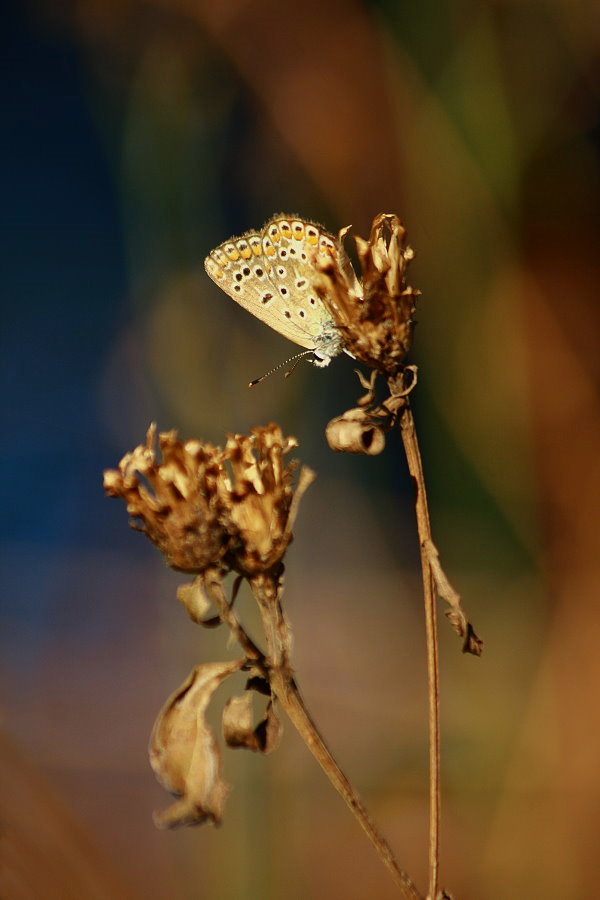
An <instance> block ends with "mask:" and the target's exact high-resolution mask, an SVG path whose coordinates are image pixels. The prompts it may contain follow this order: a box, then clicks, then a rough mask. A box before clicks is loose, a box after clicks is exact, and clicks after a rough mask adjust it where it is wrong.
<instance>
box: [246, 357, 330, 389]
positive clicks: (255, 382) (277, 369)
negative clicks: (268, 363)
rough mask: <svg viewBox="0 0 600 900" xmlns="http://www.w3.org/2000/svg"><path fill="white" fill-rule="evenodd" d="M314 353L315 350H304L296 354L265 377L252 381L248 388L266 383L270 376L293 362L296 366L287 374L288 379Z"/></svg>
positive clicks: (266, 373)
mask: <svg viewBox="0 0 600 900" xmlns="http://www.w3.org/2000/svg"><path fill="white" fill-rule="evenodd" d="M313 352H314V351H313V350H304V351H303V352H302V353H296V355H295V356H290V358H289V359H286V360H284V361H283V362H282V363H279V365H278V366H275V368H274V369H270V370H269V371H268V372H265V374H264V375H261V376H260V378H255V379H254V381H251V382H250V383H249V384H248V387H254V385H255V384H260V382H261V381H264V380H265V378H268V377H269V375H273V373H274V372H278V371H279V369H283V367H284V366H287V365H289V364H290V363H291V362H293V363H294V365H293V366H292V368H291V369H290V371H289V372H286V373H285V377H286V378H287V377H288V375H291V374H292V372H293V371H294V369H295V368H296V366H297V365H298V363H299V362H300V360H301V359H302V358H303V357H305V356H309V355H310V354H311V353H313Z"/></svg>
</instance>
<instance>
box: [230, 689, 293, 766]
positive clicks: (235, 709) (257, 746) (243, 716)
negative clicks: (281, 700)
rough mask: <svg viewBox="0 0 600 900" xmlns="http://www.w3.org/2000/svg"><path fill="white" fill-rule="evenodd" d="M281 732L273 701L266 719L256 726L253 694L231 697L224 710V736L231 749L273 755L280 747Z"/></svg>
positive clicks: (267, 711)
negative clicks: (237, 748)
mask: <svg viewBox="0 0 600 900" xmlns="http://www.w3.org/2000/svg"><path fill="white" fill-rule="evenodd" d="M281 730H282V729H281V723H280V721H279V718H278V716H277V715H276V714H275V710H274V709H273V703H272V701H270V702H269V703H268V705H267V709H266V711H265V715H264V717H263V718H262V719H261V720H260V722H259V723H258V725H254V709H253V698H252V694H243V695H242V696H237V697H231V698H230V699H229V700H228V701H227V704H226V706H225V709H224V710H223V735H224V737H225V741H226V742H227V745H228V746H229V747H245V748H246V749H247V750H255V751H260V752H261V753H272V751H273V750H275V749H276V748H277V746H278V745H279V741H280V738H281Z"/></svg>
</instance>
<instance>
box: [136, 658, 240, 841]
mask: <svg viewBox="0 0 600 900" xmlns="http://www.w3.org/2000/svg"><path fill="white" fill-rule="evenodd" d="M244 663H245V660H243V659H242V660H234V661H233V662H220V663H205V664H203V665H200V666H196V667H195V668H194V669H192V671H191V673H190V675H189V676H188V677H187V678H186V680H185V681H184V682H183V684H182V685H181V686H180V687H179V688H178V689H177V690H176V691H175V692H174V693H173V694H172V695H171V696H170V697H169V699H168V700H167V702H166V703H165V705H164V706H163V708H162V710H161V711H160V713H159V714H158V718H157V719H156V722H155V724H154V728H153V730H152V735H151V737H150V746H149V754H150V765H151V766H152V769H153V770H154V774H155V775H156V777H157V779H158V780H159V781H160V783H161V784H162V785H163V786H164V787H165V788H166V789H167V790H168V791H171V793H173V794H176V795H178V796H179V797H180V798H181V799H179V800H177V801H176V802H175V803H173V804H172V805H171V806H170V807H168V808H167V809H166V810H163V811H161V812H156V813H155V814H154V823H155V825H156V826H157V827H158V828H176V827H178V826H180V825H201V824H202V823H203V822H212V823H213V824H216V825H218V824H219V822H220V821H221V818H222V815H223V807H224V804H225V799H226V797H227V794H228V791H229V788H228V785H227V784H226V782H225V781H224V780H223V778H222V777H221V753H220V751H219V747H218V745H217V742H216V740H215V736H214V733H213V731H212V730H211V729H210V728H209V726H208V724H207V722H206V720H205V718H204V714H205V712H206V708H207V706H208V704H209V702H210V700H211V698H212V695H213V694H214V692H215V691H216V689H217V688H218V687H219V685H220V684H221V683H222V682H223V681H224V680H225V679H226V678H227V677H228V676H229V675H232V674H233V673H234V672H237V671H239V669H241V668H242V666H243V665H244Z"/></svg>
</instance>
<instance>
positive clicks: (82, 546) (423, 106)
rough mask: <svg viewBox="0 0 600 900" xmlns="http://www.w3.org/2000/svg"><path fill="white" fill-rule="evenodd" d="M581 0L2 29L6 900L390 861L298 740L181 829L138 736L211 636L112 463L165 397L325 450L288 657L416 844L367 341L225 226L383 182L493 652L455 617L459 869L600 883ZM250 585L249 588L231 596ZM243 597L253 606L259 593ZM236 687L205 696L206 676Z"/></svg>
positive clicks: (308, 507)
mask: <svg viewBox="0 0 600 900" xmlns="http://www.w3.org/2000/svg"><path fill="white" fill-rule="evenodd" d="M599 18H600V17H599V13H598V6H597V4H596V3H593V2H591V0H590V2H588V3H585V2H584V3H580V4H577V5H574V4H570V3H567V2H534V0H519V2H517V0H514V2H510V0H504V2H502V0H496V2H493V0H487V2H484V3H475V2H461V3H450V2H447V3H439V2H428V0H426V2H422V3H418V4H415V3H403V2H392V0H387V2H386V0H373V2H370V3H366V2H365V3H360V2H354V0H331V2H328V3H316V2H313V0H306V2H304V3H303V4H301V5H295V4H283V3H281V2H279V3H276V2H272V0H255V2H254V3H248V2H246V0H223V2H220V3H214V2H204V0H196V2H195V3H191V2H186V0H181V2H179V3H176V2H171V0H163V2H160V0H150V2H147V3H143V2H137V0H131V2H127V0H113V2H103V0H81V2H73V3H71V4H68V3H67V4H61V5H60V11H57V9H56V5H55V4H53V3H49V2H45V0H39V2H35V3H34V2H24V3H21V4H13V5H9V9H8V11H5V12H4V19H5V22H4V25H5V27H4V28H3V30H2V38H1V40H2V45H3V47H2V49H3V52H2V67H3V71H2V77H1V78H0V92H1V95H2V105H1V108H2V125H3V135H2V142H1V153H2V157H1V165H0V172H1V175H2V189H1V197H2V203H1V218H0V221H1V223H2V242H1V245H2V246H1V251H0V252H1V256H2V288H3V291H2V329H1V332H2V355H1V363H0V364H1V367H2V392H1V402H2V406H3V408H2V423H3V442H2V449H3V459H2V467H1V472H2V499H1V503H2V509H3V512H4V515H3V516H2V596H1V601H0V602H1V613H2V631H1V641H2V647H1V650H2V655H1V660H0V666H1V674H2V733H3V736H2V756H1V766H0V768H1V771H2V798H3V799H2V801H1V802H2V810H1V814H2V820H3V824H2V837H0V854H1V855H2V857H3V859H2V860H0V861H3V862H4V863H8V864H7V865H5V866H4V869H3V872H4V875H3V876H2V877H3V878H4V879H5V883H4V888H3V891H2V895H3V897H4V896H6V898H7V900H22V898H23V900H29V898H33V897H36V898H37V897H40V896H43V897H44V898H48V900H53V898H55V897H56V898H60V900H65V898H70V897H74V898H78V900H82V898H88V897H89V898H109V897H110V898H121V897H122V898H129V900H134V898H142V897H143V898H147V900H162V898H169V900H205V898H206V900H239V898H245V900H254V898H258V897H260V898H261V900H267V898H273V900H279V898H282V897H286V898H290V900H293V898H298V900H304V898H311V900H319V898H325V897H327V898H334V897H340V898H341V897H344V898H345V900H352V898H356V900H362V898H364V897H375V896H376V897H378V898H386V897H390V898H391V897H393V896H396V893H395V891H394V889H393V885H392V883H391V880H390V879H389V876H388V875H387V873H386V872H385V870H383V868H382V867H381V866H380V864H379V862H378V861H377V859H376V857H375V855H374V854H373V851H372V850H371V848H370V847H369V846H368V845H367V843H366V841H365V840H364V838H363V836H362V834H361V833H360V831H359V830H358V829H357V827H356V825H355V823H354V822H353V821H352V820H351V818H350V817H349V815H348V814H347V812H346V811H345V809H344V807H343V805H342V803H341V802H340V801H339V799H338V798H337V796H336V795H335V794H334V792H333V790H332V789H331V788H330V787H329V785H328V784H327V782H326V781H325V779H324V777H323V776H322V774H321V773H320V771H319V770H318V768H317V767H316V764H315V763H314V762H313V760H312V758H311V757H310V756H309V755H308V753H307V752H306V751H305V749H304V748H303V747H302V746H301V744H300V742H299V741H298V739H297V738H296V737H295V736H294V735H293V733H292V729H291V726H288V727H287V728H286V735H285V739H284V742H283V744H282V746H281V748H280V749H279V750H278V752H277V753H276V754H275V755H273V756H271V757H268V758H266V759H260V758H257V757H256V756H253V755H250V754H244V753H242V752H241V751H237V752H233V751H227V752H226V753H225V775H226V778H227V779H228V780H229V781H230V782H231V783H232V785H233V791H232V794H231V796H230V798H229V801H228V806H227V810H226V815H225V821H224V824H223V826H222V827H221V828H220V829H218V830H215V829H210V828H206V829H200V830H191V831H188V832H176V833H166V834H165V833H160V832H157V831H156V830H155V829H154V826H153V825H152V821H151V812H152V810H153V809H154V808H157V807H160V806H164V805H166V804H167V802H168V797H167V796H166V795H165V794H164V792H163V791H162V790H161V789H160V787H159V786H158V785H157V784H156V783H155V781H154V778H153V776H152V773H151V771H150V768H149V765H148V762H147V756H146V744H147V739H148V735H149V733H150V730H151V727H152V723H153V720H154V717H155V715H156V713H157V711H158V709H159V708H160V706H161V704H162V703H163V701H164V699H165V698H166V697H167V696H168V694H169V693H171V691H173V690H174V689H175V688H176V686H177V685H178V684H179V683H180V682H181V681H182V680H183V679H184V678H185V676H186V675H187V673H188V671H189V669H190V668H191V667H192V666H193V665H195V664H196V663H197V662H201V661H204V660H211V659H220V658H223V656H224V655H228V654H231V653H232V650H230V649H227V647H226V640H225V637H224V635H222V634H221V633H220V632H219V631H217V632H215V633H207V632H204V631H201V630H200V629H197V628H194V626H192V624H191V623H190V622H189V621H188V620H187V617H186V616H185V613H184V611H183V609H182V608H181V607H180V605H179V604H178V603H177V601H176V599H175V590H176V586H177V584H179V583H180V582H181V580H182V579H181V577H179V576H176V575H174V574H173V573H170V572H169V571H168V570H166V569H165V567H164V565H163V563H162V561H161V560H160V558H159V557H158V554H157V553H156V552H155V551H154V550H153V548H152V547H151V546H150V545H149V544H147V542H146V541H145V540H144V538H142V537H140V536H139V535H136V534H134V533H133V532H130V531H129V530H128V529H127V525H126V513H125V510H124V508H123V506H122V504H120V503H116V502H115V501H108V500H106V499H104V497H103V493H102V487H101V476H102V470H103V469H104V468H106V467H112V466H114V465H116V463H117V462H118V460H119V459H120V457H121V456H122V455H123V453H124V452H125V451H127V450H129V449H131V448H132V447H133V446H135V445H136V444H138V443H140V442H141V441H142V440H143V436H144V433H145V429H146V427H147V425H148V424H149V422H150V421H153V420H154V421H157V422H158V425H159V428H161V429H164V430H167V429H170V428H177V429H178V430H179V432H180V434H181V435H182V436H183V437H185V438H187V437H195V436H197V437H202V438H204V439H207V440H211V441H214V442H217V443H222V442H223V441H224V439H225V433H226V432H230V431H231V432H234V431H247V430H248V429H249V428H251V427H253V426H254V425H259V424H265V423H267V422H269V421H277V422H279V423H280V424H281V425H282V427H283V429H284V431H285V432H286V433H289V434H294V435H295V436H296V437H297V438H298V440H299V442H300V447H299V450H298V454H297V455H298V456H299V458H301V459H302V461H303V462H305V463H307V464H308V465H310V466H311V467H312V468H314V469H315V470H316V471H317V472H318V479H317V481H316V483H315V484H314V485H313V486H312V487H311V489H310V491H309V493H308V494H307V496H306V498H305V499H304V501H303V503H302V506H301V509H300V517H299V521H298V524H297V528H296V540H295V542H294V544H293V546H292V547H291V549H290V551H289V553H288V565H287V572H288V575H287V590H286V606H287V610H288V614H289V616H290V619H291V621H292V624H293V627H294V633H295V640H296V650H295V654H296V656H295V659H296V667H297V671H298V678H299V681H300V684H301V685H302V688H303V692H304V694H305V696H306V699H307V702H308V704H309V707H310V708H311V709H312V711H313V713H314V715H315V717H316V719H317V721H318V722H319V724H320V726H321V728H322V730H323V732H324V734H325V736H326V737H327V739H328V741H329V743H330V744H331V746H332V749H333V750H334V752H335V753H336V755H337V756H338V758H339V761H340V763H341V764H342V766H343V767H344V768H345V769H346V770H347V772H348V774H349V775H350V777H351V778H352V780H353V781H354V782H355V783H356V785H357V787H358V789H359V791H360V792H361V794H362V795H363V796H364V798H365V800H366V801H367V804H368V806H369V807H370V809H371V811H372V813H373V815H374V817H375V819H376V820H377V821H378V822H379V823H380V825H381V827H382V829H383V830H384V832H385V833H386V834H387V835H388V836H389V838H390V840H391V843H392V844H393V846H394V847H395V848H397V852H398V857H399V860H400V862H401V864H402V865H403V866H405V867H406V868H407V869H408V871H409V872H410V873H411V874H412V875H413V877H414V878H415V880H416V881H417V882H418V883H419V884H420V885H424V884H425V879H426V835H427V780H426V779H427V735H426V711H425V710H426V700H425V664H424V638H423V624H422V611H421V601H420V588H419V580H418V554H417V547H416V538H415V533H414V520H413V512H412V494H411V490H410V487H409V485H408V484H407V477H406V473H405V462H404V459H403V455H402V449H401V445H400V442H399V440H398V439H397V437H395V436H394V437H392V438H391V439H390V441H389V443H388V447H387V449H386V452H385V454H384V455H382V456H381V457H377V458H372V459H359V458H352V457H343V456H337V455H333V454H332V453H331V452H330V451H329V450H328V448H327V446H326V443H325V440H324V434H323V433H324V427H325V425H326V423H327V421H328V420H329V419H330V418H332V417H333V416H334V415H338V414H339V413H341V412H342V411H343V410H344V409H346V408H347V407H348V406H350V405H351V404H352V403H353V402H354V400H355V398H356V397H357V396H358V393H359V391H358V385H357V382H356V380H355V376H354V374H353V371H352V369H353V364H352V361H351V360H349V359H347V358H344V359H337V360H335V361H334V362H333V364H332V365H331V366H330V367H329V368H328V369H327V370H324V371H321V370H317V369H315V368H313V367H310V366H308V365H301V366H300V367H299V368H298V369H297V370H296V372H295V373H294V376H293V377H292V378H290V379H283V378H281V377H279V376H273V377H272V378H271V379H269V380H268V381H266V382H265V383H264V384H262V385H260V387H257V388H255V389H254V390H252V391H250V392H249V391H248V390H247V388H246V384H247V382H248V381H249V380H250V379H251V378H254V377H256V376H257V375H260V374H261V373H262V372H264V371H266V370H268V369H270V368H271V367H272V366H273V365H276V364H277V363H279V362H280V361H281V360H283V359H285V358H286V357H287V356H289V355H291V353H293V352H295V348H294V347H293V346H292V345H290V344H288V343H287V342H286V341H285V340H284V339H283V338H281V337H280V336H278V335H276V334H275V333H273V332H271V331H270V330H269V329H267V328H265V327H264V326H263V325H261V324H260V323H259V322H257V321H254V320H253V319H252V318H251V317H250V316H249V315H248V314H247V313H246V312H244V311H243V310H241V309H239V308H238V307H237V306H236V305H235V304H234V303H233V302H231V301H230V300H229V299H228V298H227V297H226V296H225V295H224V294H221V293H220V292H219V291H218V289H217V288H216V287H215V286H214V285H213V284H212V283H211V282H210V280H209V279H208V278H207V277H206V276H205V274H204V271H203V267H202V260H203V258H204V256H205V255H206V254H207V253H208V251H209V250H210V249H211V248H212V247H213V246H215V245H217V244H218V243H220V242H222V241H223V240H225V239H226V238H228V237H229V236H230V235H232V234H239V233H241V232H243V231H245V230H246V229H248V228H250V227H253V226H258V225H260V224H261V223H262V222H264V221H265V220H266V219H267V218H269V217H270V216H271V215H272V214H273V213H274V212H279V211H285V212H294V213H298V214H300V215H302V216H304V217H306V218H310V219H313V220H316V221H321V222H323V224H324V225H325V226H326V227H327V228H328V229H329V230H331V231H333V232H335V231H337V230H338V228H340V227H341V226H343V225H347V224H350V223H351V224H352V225H353V226H354V231H355V232H356V233H358V234H362V235H364V236H366V235H367V234H368V231H369V228H370V223H371V220H372V218H373V217H374V216H375V215H376V214H377V213H379V212H382V211H386V212H397V213H398V214H399V215H400V216H401V218H402V220H403V221H404V223H405V224H406V227H407V230H408V235H409V240H410V242H411V244H412V246H413V248H414V249H415V252H416V260H415V262H414V263H413V264H412V266H411V270H410V276H411V278H410V280H411V282H412V283H413V284H414V285H415V286H416V287H418V288H419V289H420V290H421V291H422V297H421V299H420V301H419V312H418V320H419V325H418V328H417V332H416V338H415V347H414V351H413V354H412V356H411V361H412V362H415V363H417V364H418V366H419V385H418V388H417V390H416V391H415V393H414V395H413V398H414V399H413V405H414V409H415V415H416V417H417V423H418V429H419V435H420V439H421V442H422V449H423V456H424V461H425V468H426V477H427V483H428V490H429V497H430V504H431V512H432V519H433V527H434V538H435V540H436V543H437V545H438V547H439V549H440V552H441V555H442V561H443V564H444V566H445V568H446V571H447V573H448V574H449V576H450V578H451V580H452V581H453V583H454V584H455V586H456V587H457V588H458V589H459V590H460V591H461V593H462V595H463V601H464V603H465V606H466V608H467V610H468V611H469V613H470V615H471V617H472V619H473V621H474V623H475V626H476V629H477V630H478V632H479V633H481V635H482V636H483V637H484V639H485V641H486V649H485V653H484V655H483V657H482V658H481V659H473V658H470V657H464V656H462V655H461V654H460V647H459V642H458V640H457V639H456V638H455V636H454V635H453V633H452V632H451V630H450V628H449V626H448V625H447V623H446V621H445V619H443V617H442V620H441V622H440V636H441V664H442V678H443V683H442V726H443V740H442V745H443V746H442V749H443V790H444V808H443V816H444V819H443V832H442V883H443V885H445V886H446V887H447V888H448V889H449V890H450V891H452V893H453V894H454V895H455V897H457V898H460V900H469V898H473V900H474V898H478V900H504V898H505V897H509V896H510V897H534V896H535V897H542V896H543V897H544V898H545V900H570V898H573V900H575V898H577V900H581V898H584V897H591V896H593V892H594V887H595V884H596V881H595V876H594V874H593V872H594V865H595V860H596V849H597V833H598V824H599V823H598V809H599V808H600V804H599V802H598V800H599V796H598V794H599V781H600V779H599V766H598V759H599V758H600V757H599V753H598V750H599V747H598V733H599V728H598V725H599V723H598V703H597V680H598V652H597V646H598V638H599V635H598V617H597V606H598V602H597V600H598V596H599V588H600V584H599V581H600V578H599V574H600V573H599V568H598V560H599V553H598V521H597V515H596V513H597V507H598V441H597V438H598V418H597V405H596V403H597V400H596V394H595V391H594V386H595V382H596V381H597V368H598V355H597V333H598V331H597V297H598V282H599V279H598V252H597V248H598V245H599V244H598V241H599V237H600V235H599V230H600V219H599V217H598V209H599V204H598V200H599V178H598V171H599V170H598V151H599V132H598V122H599V115H598V109H599V103H598V101H599V96H598V94H599V90H598V84H599V80H598V71H599V47H600V28H599V26H600V21H599ZM244 604H245V605H244ZM241 608H242V611H243V612H244V613H245V614H246V615H247V616H249V617H250V619H252V608H251V605H250V603H249V601H248V600H247V599H246V600H242V607H241ZM217 705H218V704H217Z"/></svg>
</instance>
